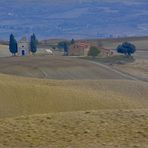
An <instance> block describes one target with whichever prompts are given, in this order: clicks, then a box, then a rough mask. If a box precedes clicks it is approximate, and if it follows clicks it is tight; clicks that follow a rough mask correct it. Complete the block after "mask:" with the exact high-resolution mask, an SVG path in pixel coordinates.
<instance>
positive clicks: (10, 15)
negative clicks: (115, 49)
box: [0, 0, 148, 40]
mask: <svg viewBox="0 0 148 148" xmlns="http://www.w3.org/2000/svg"><path fill="white" fill-rule="evenodd" d="M147 8H148V1H146V0H130V1H129V0H124V1H123V0H54V1H53V0H24V1H22V0H0V22H1V23H0V39H1V40H7V39H9V35H10V34H11V33H13V34H14V35H15V36H16V38H21V37H22V36H27V37H29V36H30V35H31V34H32V33H35V34H36V35H37V36H38V38H40V39H47V38H67V39H71V38H106V37H118V36H144V35H148V9H147Z"/></svg>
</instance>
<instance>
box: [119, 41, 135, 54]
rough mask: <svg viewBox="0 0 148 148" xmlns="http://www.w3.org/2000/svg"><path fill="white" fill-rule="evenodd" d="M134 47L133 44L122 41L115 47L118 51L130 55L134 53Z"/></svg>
mask: <svg viewBox="0 0 148 148" xmlns="http://www.w3.org/2000/svg"><path fill="white" fill-rule="evenodd" d="M135 51H136V47H135V45H134V44H131V43H129V42H124V43H122V44H121V45H119V46H118V47H117V52H118V53H123V54H125V55H129V56H131V54H133V53H135Z"/></svg>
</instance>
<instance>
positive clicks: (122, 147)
mask: <svg viewBox="0 0 148 148" xmlns="http://www.w3.org/2000/svg"><path fill="white" fill-rule="evenodd" d="M0 135H1V136H0V143H1V145H2V146H6V147H13V148H18V147H21V148H26V147H34V148H58V147H62V148H69V147H71V148H84V147H85V148H97V147H101V148H147V147H148V110H124V111H123V110H106V111H104V110H100V111H85V112H68V113H57V114H46V115H36V116H28V117H19V118H9V119H3V120H0Z"/></svg>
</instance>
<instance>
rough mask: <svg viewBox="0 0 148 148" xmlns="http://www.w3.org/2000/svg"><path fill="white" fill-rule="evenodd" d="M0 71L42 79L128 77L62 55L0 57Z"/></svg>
mask: <svg viewBox="0 0 148 148" xmlns="http://www.w3.org/2000/svg"><path fill="white" fill-rule="evenodd" d="M0 73H3V74H12V75H17V76H26V77H33V78H34V77H36V78H44V79H60V80H65V79H68V80H73V79H74V80H75V79H94V80H96V79H129V78H128V76H123V75H120V74H118V73H116V72H115V71H113V70H112V69H111V68H110V69H108V68H105V67H102V66H99V65H97V64H94V63H91V62H89V61H86V60H80V59H77V58H72V57H62V56H43V55H42V56H29V57H8V58H0Z"/></svg>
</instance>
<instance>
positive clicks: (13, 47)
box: [9, 34, 18, 56]
mask: <svg viewBox="0 0 148 148" xmlns="http://www.w3.org/2000/svg"><path fill="white" fill-rule="evenodd" d="M9 51H10V52H11V53H12V55H14V56H15V55H16V53H17V52H18V45H17V41H16V39H15V37H14V35H13V34H11V35H10V41H9Z"/></svg>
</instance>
